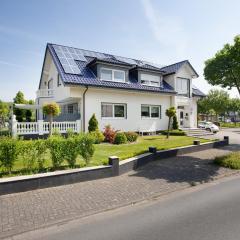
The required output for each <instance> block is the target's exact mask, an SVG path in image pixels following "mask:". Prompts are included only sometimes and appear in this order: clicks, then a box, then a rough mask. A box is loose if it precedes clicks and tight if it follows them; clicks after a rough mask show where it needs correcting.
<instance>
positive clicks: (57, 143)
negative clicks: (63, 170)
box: [47, 136, 67, 169]
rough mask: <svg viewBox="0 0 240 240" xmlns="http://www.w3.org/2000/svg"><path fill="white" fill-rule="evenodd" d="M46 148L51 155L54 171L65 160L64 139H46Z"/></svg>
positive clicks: (59, 137) (52, 137)
mask: <svg viewBox="0 0 240 240" xmlns="http://www.w3.org/2000/svg"><path fill="white" fill-rule="evenodd" d="M47 141H48V147H49V150H50V153H51V160H52V165H53V168H54V169H57V168H59V167H60V166H61V164H62V162H63V161H64V158H65V152H66V151H67V149H66V148H65V142H64V141H65V139H64V138H63V137H61V136H51V137H50V138H48V140H47Z"/></svg>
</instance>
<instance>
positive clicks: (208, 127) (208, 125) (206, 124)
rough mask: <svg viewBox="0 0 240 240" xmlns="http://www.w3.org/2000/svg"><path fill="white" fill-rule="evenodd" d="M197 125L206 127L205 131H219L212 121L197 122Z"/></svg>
mask: <svg viewBox="0 0 240 240" xmlns="http://www.w3.org/2000/svg"><path fill="white" fill-rule="evenodd" d="M198 127H199V128H203V129H206V130H207V131H209V132H213V133H217V132H219V127H218V126H217V125H215V124H214V123H212V122H205V121H202V122H199V123H198Z"/></svg>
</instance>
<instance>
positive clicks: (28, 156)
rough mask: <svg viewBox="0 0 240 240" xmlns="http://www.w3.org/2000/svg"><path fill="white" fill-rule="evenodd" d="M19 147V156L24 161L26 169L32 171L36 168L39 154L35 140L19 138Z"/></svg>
mask: <svg viewBox="0 0 240 240" xmlns="http://www.w3.org/2000/svg"><path fill="white" fill-rule="evenodd" d="M18 149H19V158H20V159H21V160H22V161H23V166H24V168H25V170H27V171H32V170H33V169H34V168H35V164H36V162H37V156H38V152H37V150H36V145H35V142H34V141H32V140H28V141H24V140H19V141H18Z"/></svg>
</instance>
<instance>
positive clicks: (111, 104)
mask: <svg viewBox="0 0 240 240" xmlns="http://www.w3.org/2000/svg"><path fill="white" fill-rule="evenodd" d="M102 105H110V106H112V113H113V116H112V117H103V116H102ZM115 106H124V117H115ZM101 118H102V119H127V104H126V103H107V102H102V103H101Z"/></svg>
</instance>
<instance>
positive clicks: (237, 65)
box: [204, 35, 240, 94]
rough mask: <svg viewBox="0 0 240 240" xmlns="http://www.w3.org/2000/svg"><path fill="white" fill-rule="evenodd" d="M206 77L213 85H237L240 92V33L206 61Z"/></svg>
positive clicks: (226, 86) (227, 86) (231, 86)
mask: <svg viewBox="0 0 240 240" xmlns="http://www.w3.org/2000/svg"><path fill="white" fill-rule="evenodd" d="M204 77H205V79H206V80H207V81H208V82H209V83H210V84H211V85H219V86H221V87H224V88H228V89H232V88H233V87H236V88H237V90H238V93H239V94H240V35H238V36H236V37H235V38H234V43H233V44H232V45H231V44H225V45H224V47H223V49H222V50H220V51H218V52H217V53H216V54H215V56H214V57H213V58H210V59H208V60H207V61H206V62H205V68H204Z"/></svg>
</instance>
